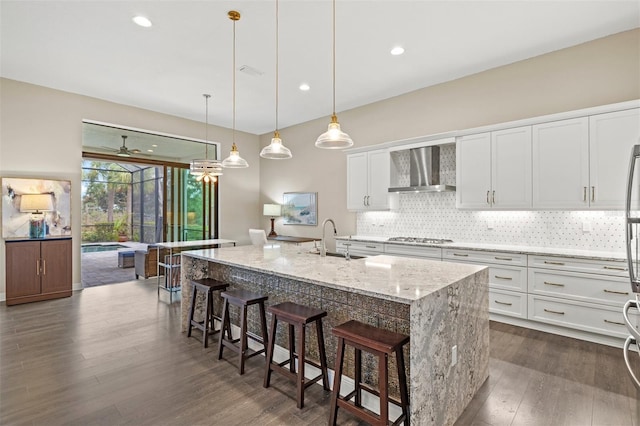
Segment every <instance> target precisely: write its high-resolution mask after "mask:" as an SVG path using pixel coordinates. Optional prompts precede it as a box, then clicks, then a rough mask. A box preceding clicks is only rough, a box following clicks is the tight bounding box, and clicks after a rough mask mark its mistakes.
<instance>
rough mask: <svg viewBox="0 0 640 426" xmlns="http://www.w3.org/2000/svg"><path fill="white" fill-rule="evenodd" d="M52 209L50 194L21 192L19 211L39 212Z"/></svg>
mask: <svg viewBox="0 0 640 426" xmlns="http://www.w3.org/2000/svg"><path fill="white" fill-rule="evenodd" d="M51 210H53V198H52V197H51V194H22V196H21V197H20V211H21V212H23V213H40V212H43V211H51Z"/></svg>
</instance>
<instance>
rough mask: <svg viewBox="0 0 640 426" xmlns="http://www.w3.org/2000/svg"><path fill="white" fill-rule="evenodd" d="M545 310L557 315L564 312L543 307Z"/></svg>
mask: <svg viewBox="0 0 640 426" xmlns="http://www.w3.org/2000/svg"><path fill="white" fill-rule="evenodd" d="M544 311H545V312H549V313H550V314H558V315H564V312H560V311H552V310H551V309H547V308H544Z"/></svg>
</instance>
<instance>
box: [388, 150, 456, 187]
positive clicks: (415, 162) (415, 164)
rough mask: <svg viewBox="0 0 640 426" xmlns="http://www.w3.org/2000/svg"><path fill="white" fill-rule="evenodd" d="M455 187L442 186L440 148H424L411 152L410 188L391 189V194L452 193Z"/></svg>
mask: <svg viewBox="0 0 640 426" xmlns="http://www.w3.org/2000/svg"><path fill="white" fill-rule="evenodd" d="M455 190H456V187H455V186H453V185H443V184H440V147H439V146H437V145H433V146H423V147H420V148H412V149H410V150H409V186H402V187H394V188H389V192H451V191H455Z"/></svg>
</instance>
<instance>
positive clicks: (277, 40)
mask: <svg viewBox="0 0 640 426" xmlns="http://www.w3.org/2000/svg"><path fill="white" fill-rule="evenodd" d="M278 15H279V13H278V0H276V132H277V131H278V75H279V74H278V58H279V56H280V55H279V52H278V46H279V39H278V34H279V32H280V30H279V23H278Z"/></svg>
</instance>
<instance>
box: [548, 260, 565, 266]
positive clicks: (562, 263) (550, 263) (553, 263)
mask: <svg viewBox="0 0 640 426" xmlns="http://www.w3.org/2000/svg"><path fill="white" fill-rule="evenodd" d="M544 263H545V264H546V265H561V266H564V262H552V261H551V260H545V261H544Z"/></svg>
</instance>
